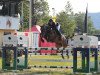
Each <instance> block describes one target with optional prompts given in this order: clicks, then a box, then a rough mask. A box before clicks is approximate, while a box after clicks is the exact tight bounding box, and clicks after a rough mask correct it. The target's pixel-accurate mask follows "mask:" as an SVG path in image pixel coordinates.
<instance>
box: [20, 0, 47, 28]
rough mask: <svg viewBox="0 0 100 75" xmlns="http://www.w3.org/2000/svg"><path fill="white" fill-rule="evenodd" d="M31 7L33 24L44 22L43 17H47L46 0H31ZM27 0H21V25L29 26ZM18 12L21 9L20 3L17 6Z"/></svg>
mask: <svg viewBox="0 0 100 75" xmlns="http://www.w3.org/2000/svg"><path fill="white" fill-rule="evenodd" d="M33 1H34V2H33V4H32V5H33V8H32V11H33V13H32V22H33V24H34V25H36V24H41V25H42V24H44V23H45V21H46V20H45V18H49V6H48V2H47V1H46V0H33ZM29 6H30V5H29V0H23V7H24V8H23V11H24V14H23V25H24V26H23V27H24V28H28V27H29ZM19 8H20V13H21V11H22V9H21V5H20V6H19Z"/></svg>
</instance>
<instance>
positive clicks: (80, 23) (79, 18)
mask: <svg viewBox="0 0 100 75" xmlns="http://www.w3.org/2000/svg"><path fill="white" fill-rule="evenodd" d="M74 18H75V21H76V32H77V33H83V31H84V20H85V13H81V12H79V13H76V14H75V16H74ZM87 25H88V34H89V35H92V34H93V33H94V31H95V28H94V26H93V22H92V20H91V17H90V16H88V17H87Z"/></svg>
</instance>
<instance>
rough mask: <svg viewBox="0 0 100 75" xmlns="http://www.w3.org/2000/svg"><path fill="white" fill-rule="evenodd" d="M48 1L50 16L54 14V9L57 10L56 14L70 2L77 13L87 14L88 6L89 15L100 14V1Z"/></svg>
mask: <svg viewBox="0 0 100 75" xmlns="http://www.w3.org/2000/svg"><path fill="white" fill-rule="evenodd" d="M47 1H48V3H49V8H50V9H49V10H50V15H52V14H53V11H52V8H55V13H58V12H60V11H62V10H64V7H65V5H66V3H67V1H70V3H71V5H72V8H73V11H74V12H75V13H77V12H79V11H81V12H85V11H86V6H87V4H88V12H89V13H94V12H100V0H47Z"/></svg>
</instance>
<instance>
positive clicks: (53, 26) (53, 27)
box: [48, 19, 61, 38]
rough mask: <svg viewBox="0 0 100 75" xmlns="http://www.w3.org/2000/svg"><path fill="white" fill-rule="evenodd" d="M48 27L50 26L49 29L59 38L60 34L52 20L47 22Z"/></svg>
mask: <svg viewBox="0 0 100 75" xmlns="http://www.w3.org/2000/svg"><path fill="white" fill-rule="evenodd" d="M48 25H49V26H50V28H52V29H53V30H55V31H56V33H57V34H58V35H59V37H60V38H61V34H60V32H59V31H58V29H57V27H56V25H55V23H54V22H53V20H52V19H50V20H49V22H48Z"/></svg>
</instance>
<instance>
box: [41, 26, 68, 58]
mask: <svg viewBox="0 0 100 75" xmlns="http://www.w3.org/2000/svg"><path fill="white" fill-rule="evenodd" d="M40 38H41V40H42V41H43V42H44V40H43V38H45V39H46V40H47V41H48V42H54V43H55V44H56V47H57V48H60V47H63V48H66V47H67V46H68V40H67V39H66V38H65V36H64V35H62V34H61V36H59V35H58V34H57V33H56V31H55V30H54V29H52V28H51V27H50V26H48V25H44V26H41V34H40ZM62 58H63V59H64V56H63V50H62Z"/></svg>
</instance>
